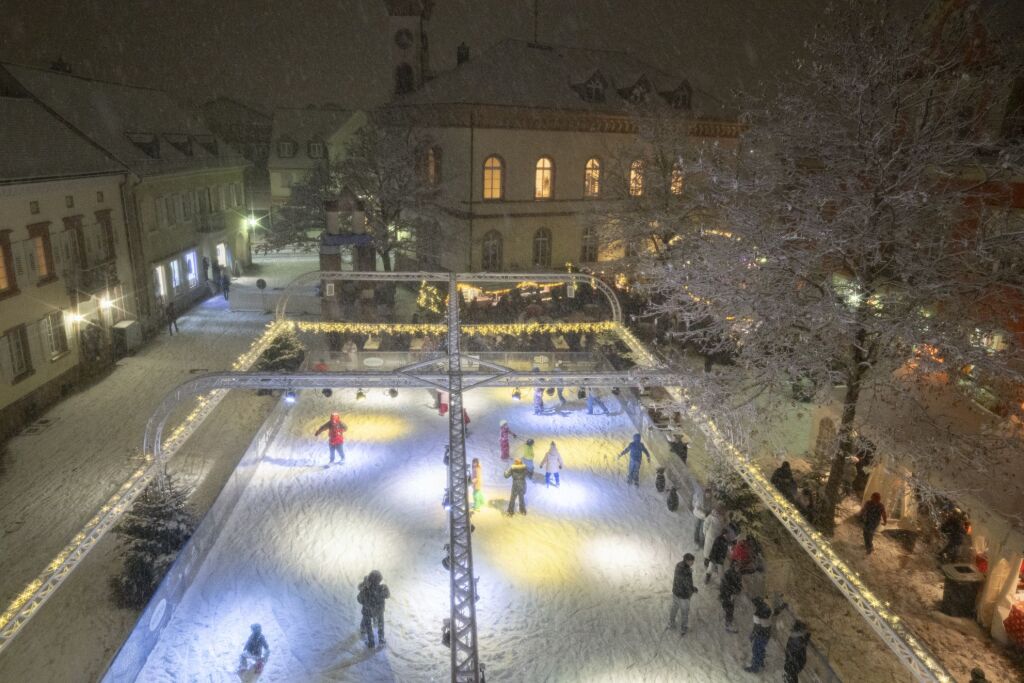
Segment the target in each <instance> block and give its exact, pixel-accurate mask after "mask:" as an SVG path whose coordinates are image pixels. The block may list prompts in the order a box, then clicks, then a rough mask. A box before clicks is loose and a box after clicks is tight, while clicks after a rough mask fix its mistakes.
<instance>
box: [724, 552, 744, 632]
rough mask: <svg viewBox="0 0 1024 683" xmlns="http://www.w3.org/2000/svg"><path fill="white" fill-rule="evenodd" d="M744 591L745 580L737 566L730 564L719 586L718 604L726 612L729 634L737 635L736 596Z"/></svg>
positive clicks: (726, 627) (726, 624) (726, 625)
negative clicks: (734, 620)
mask: <svg viewBox="0 0 1024 683" xmlns="http://www.w3.org/2000/svg"><path fill="white" fill-rule="evenodd" d="M742 590H743V578H742V577H741V576H740V572H739V570H738V569H737V568H736V564H735V563H733V564H730V565H729V568H728V569H726V570H725V574H724V575H723V576H722V583H721V584H719V586H718V602H719V603H720V604H721V605H722V611H723V612H725V630H726V631H728V632H729V633H736V626H735V625H734V624H733V623H732V620H733V617H734V615H735V610H736V596H737V595H739V594H740V592H741V591H742Z"/></svg>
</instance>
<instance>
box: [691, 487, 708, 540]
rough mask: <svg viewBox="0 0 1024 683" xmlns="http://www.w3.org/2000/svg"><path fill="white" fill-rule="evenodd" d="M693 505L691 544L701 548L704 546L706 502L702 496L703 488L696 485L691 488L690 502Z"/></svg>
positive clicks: (706, 515)
mask: <svg viewBox="0 0 1024 683" xmlns="http://www.w3.org/2000/svg"><path fill="white" fill-rule="evenodd" d="M690 502H691V503H692V505H693V517H694V524H693V544H694V545H695V546H697V547H698V548H699V547H703V545H704V520H705V519H707V517H708V510H707V500H706V498H705V495H704V487H703V486H700V485H697V486H694V488H693V498H692V499H691V501H690Z"/></svg>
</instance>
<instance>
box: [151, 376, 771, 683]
mask: <svg viewBox="0 0 1024 683" xmlns="http://www.w3.org/2000/svg"><path fill="white" fill-rule="evenodd" d="M352 394H354V392H352ZM610 403H614V401H610ZM466 405H467V409H468V411H469V414H470V416H471V417H472V420H473V421H472V423H471V424H470V431H471V436H470V438H469V442H468V446H469V447H468V451H469V455H470V457H479V458H480V459H481V461H482V462H483V463H484V466H485V479H486V493H487V496H488V505H487V506H486V507H485V508H484V509H483V510H482V511H481V512H480V513H478V514H477V515H475V516H474V523H475V525H476V532H475V533H474V536H473V549H474V561H475V571H476V574H477V575H478V576H480V577H481V578H480V584H479V593H480V596H481V597H480V601H479V602H478V603H477V619H478V625H479V637H480V654H481V661H482V662H484V663H485V665H486V666H487V678H488V681H491V683H495V682H497V681H588V682H594V681H638V680H646V681H678V680H687V681H743V680H757V677H755V676H752V675H749V674H746V673H744V672H743V670H742V667H743V665H744V664H746V663H747V662H748V661H749V642H748V640H747V635H748V633H749V624H750V614H749V607H747V606H746V605H745V604H742V603H741V605H740V606H739V609H738V614H737V624H738V625H739V626H740V633H739V634H729V633H726V632H725V630H724V628H723V622H722V616H721V609H720V607H719V605H718V602H717V599H716V598H717V591H716V590H715V589H714V586H712V587H709V588H706V589H705V588H704V587H703V586H701V592H700V593H699V594H698V595H697V596H696V598H695V599H694V601H693V610H692V614H691V623H690V633H689V635H687V636H685V637H683V638H681V637H680V636H679V635H678V633H676V632H673V631H668V630H667V629H666V626H667V620H668V609H669V605H670V588H671V583H672V571H673V568H674V566H675V563H676V562H678V561H679V560H680V559H682V555H683V553H684V552H687V551H693V546H692V541H691V536H692V528H693V527H692V525H693V520H692V517H690V516H689V515H688V514H687V513H685V512H679V513H671V512H669V511H668V510H667V509H666V507H665V504H664V496H663V495H659V494H657V493H656V492H655V490H654V487H653V485H652V478H653V474H654V472H653V469H652V468H649V467H647V466H646V465H645V469H644V471H643V473H642V488H640V489H639V490H637V489H635V488H631V487H627V485H626V484H625V481H624V479H625V466H626V463H625V459H624V458H623V459H622V460H617V459H616V457H615V456H616V454H617V453H618V452H619V451H620V450H621V449H622V447H623V446H624V444H625V443H626V441H627V440H628V439H629V437H630V435H631V434H632V432H633V429H632V426H631V424H630V422H629V420H628V418H626V417H625V416H624V415H615V416H611V417H608V416H593V417H590V416H587V415H586V414H585V413H584V412H583V411H581V410H580V404H579V402H573V403H571V404H570V405H569V409H570V410H567V411H564V412H561V413H555V414H550V415H543V416H534V415H533V414H532V409H531V407H530V406H529V405H528V404H527V403H526V402H524V403H515V402H513V401H512V400H511V397H510V395H509V392H508V391H507V390H499V389H486V390H484V389H478V390H474V391H471V392H469V393H468V394H467V400H466ZM332 409H341V410H342V412H343V419H344V420H345V421H346V422H347V424H348V426H349V432H348V438H349V441H348V443H347V445H346V452H347V455H348V459H347V462H346V464H345V465H344V466H341V467H339V466H334V467H330V468H325V467H324V464H325V463H326V460H327V447H326V445H325V437H323V436H321V437H320V439H319V440H314V439H313V437H312V432H313V430H314V429H315V428H316V427H317V426H318V425H319V424H321V423H322V422H323V421H324V420H325V419H326V417H327V415H328V413H329V412H330V410H332ZM502 418H505V419H508V420H509V422H510V424H511V426H512V428H513V430H514V431H515V432H516V433H518V434H519V435H520V436H521V437H524V438H525V437H527V436H529V437H533V438H534V439H536V441H537V462H538V463H539V462H540V459H541V458H542V457H543V454H544V452H545V450H546V448H547V445H548V443H549V442H550V441H551V440H552V439H554V440H555V441H556V442H557V443H558V446H559V449H560V450H561V452H562V454H563V456H564V457H565V459H566V469H565V470H564V471H563V475H564V479H563V482H562V486H561V488H559V489H554V488H552V489H547V488H545V487H544V486H543V484H541V483H536V484H534V485H532V486H531V488H530V490H529V491H528V493H527V507H528V510H529V514H528V515H526V516H522V515H517V516H516V517H515V518H513V519H510V518H508V517H505V516H504V515H503V514H502V510H503V509H504V506H505V504H506V502H507V492H508V488H509V487H508V482H507V480H505V479H504V478H503V477H502V474H501V473H502V471H503V469H504V466H505V464H504V463H502V462H501V461H500V460H499V458H498V444H497V437H496V435H497V428H498V421H499V420H500V419H502ZM446 438H447V423H446V421H445V420H444V419H441V418H440V417H438V415H437V413H436V411H433V410H432V409H431V408H430V403H429V397H428V394H427V392H426V391H420V390H408V391H402V392H401V394H400V395H399V397H398V398H396V399H391V398H389V397H388V396H386V394H384V392H381V391H373V392H369V396H368V397H367V399H366V400H365V401H361V402H354V401H352V398H351V397H350V396H349V391H348V390H346V391H343V392H340V391H339V392H335V395H334V398H332V399H325V398H323V397H321V396H320V395H318V394H315V393H313V392H306V393H305V394H303V395H302V396H301V398H300V401H299V403H298V404H296V406H295V407H294V408H293V410H292V413H291V415H290V416H289V419H288V421H287V422H286V423H285V426H284V427H283V429H282V431H281V433H280V434H279V435H278V438H277V439H276V441H275V447H274V448H272V450H271V452H270V455H269V456H268V457H267V458H266V459H265V460H264V461H263V462H262V463H261V464H260V465H259V467H258V469H257V471H256V474H255V477H254V478H253V481H252V482H251V483H250V485H249V487H248V489H247V490H246V491H245V493H244V494H243V497H242V499H241V501H240V503H239V505H238V507H237V508H236V510H235V512H234V513H233V514H232V515H231V517H230V518H229V519H228V520H227V522H226V527H225V532H224V533H223V534H222V535H221V537H220V542H219V545H218V546H217V547H216V548H215V549H214V550H213V551H212V552H211V554H210V556H209V558H208V560H207V562H206V564H205V565H204V567H203V568H202V570H201V571H200V573H199V575H198V577H197V579H196V582H195V583H194V584H193V586H192V587H191V588H190V589H189V591H188V592H187V594H186V596H185V598H184V600H183V602H182V604H181V605H180V606H179V608H178V610H177V612H176V613H175V616H174V618H173V619H172V620H171V622H170V624H169V625H168V626H167V628H166V630H165V631H164V634H163V637H162V640H161V641H160V643H159V644H158V645H157V648H156V649H155V650H154V652H153V653H152V655H151V657H150V659H149V662H148V663H147V667H146V669H145V670H144V672H143V674H142V677H141V678H140V680H145V681H147V682H149V681H182V680H189V681H200V680H201V681H218V680H224V681H229V680H237V677H236V676H235V675H234V673H233V668H234V666H235V664H236V662H237V657H238V654H239V651H240V648H241V645H242V643H243V642H244V640H245V637H246V636H247V634H248V630H249V628H248V626H249V624H250V623H251V622H254V621H258V622H260V623H262V624H263V627H264V631H265V632H266V634H267V637H268V639H269V641H270V647H271V649H272V654H271V658H270V661H269V663H268V665H267V669H266V672H265V674H264V676H263V678H264V679H265V680H273V681H367V680H373V681H391V680H394V681H425V680H438V681H440V680H446V679H447V678H448V676H449V655H448V651H447V649H445V648H444V647H443V646H442V645H441V643H440V627H441V620H442V619H443V618H444V617H445V616H447V613H448V604H449V603H448V574H447V572H446V571H445V570H444V569H443V568H442V566H441V558H442V557H443V554H444V553H443V549H442V547H443V544H444V543H445V541H446V538H447V533H446V519H445V513H444V511H443V510H442V508H441V505H440V503H441V497H442V493H443V491H444V486H445V468H444V466H443V463H442V460H441V454H442V452H443V446H444V444H445V443H446ZM519 447H521V441H518V442H514V444H513V448H514V449H518V448H519ZM697 556H698V561H697V566H698V568H699V567H700V565H701V561H700V555H699V553H698V554H697ZM371 569H379V570H380V571H381V572H383V574H384V577H385V581H386V583H388V585H389V586H390V588H391V593H392V596H393V599H392V600H391V601H390V602H389V604H388V608H387V630H388V647H387V649H385V650H383V651H380V652H376V653H371V652H368V651H367V650H366V648H365V646H364V645H363V643H362V642H361V640H360V638H359V634H358V623H359V610H358V605H357V604H356V602H355V594H356V586H357V584H358V583H359V581H360V580H361V579H362V577H363V576H364V575H365V574H366V573H367V572H369V571H370V570H371ZM698 572H699V569H698ZM769 663H770V670H771V671H773V672H774V674H773V676H774V678H776V679H777V678H778V671H779V668H780V664H781V654H780V652H779V651H778V650H777V649H776V646H775V645H773V646H772V648H771V649H770V650H769Z"/></svg>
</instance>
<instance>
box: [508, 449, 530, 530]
mask: <svg viewBox="0 0 1024 683" xmlns="http://www.w3.org/2000/svg"><path fill="white" fill-rule="evenodd" d="M505 478H506V479H509V478H511V479H512V493H511V494H510V495H509V498H508V516H509V517H511V516H512V515H514V514H515V513H516V500H517V499H518V500H519V513H520V514H523V515H525V514H526V465H524V464H523V461H522V460H520V459H519V458H516V459H515V460H513V461H512V466H511V467H509V468H508V469H507V470H505Z"/></svg>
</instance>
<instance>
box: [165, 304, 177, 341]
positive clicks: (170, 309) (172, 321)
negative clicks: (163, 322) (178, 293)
mask: <svg viewBox="0 0 1024 683" xmlns="http://www.w3.org/2000/svg"><path fill="white" fill-rule="evenodd" d="M172 327H173V328H174V331H173V332H172V331H171V328H172ZM177 331H178V310H177V309H176V308H175V307H174V302H173V301H171V302H170V303H168V304H167V334H168V335H170V336H172V337H173V336H174V332H177Z"/></svg>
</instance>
